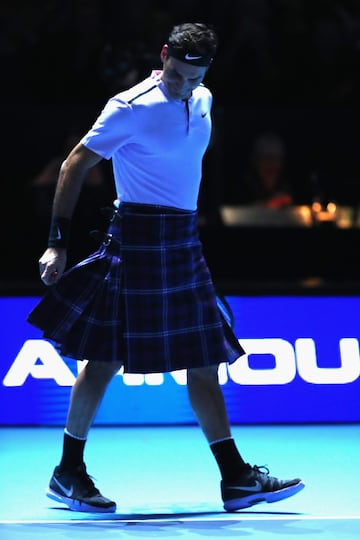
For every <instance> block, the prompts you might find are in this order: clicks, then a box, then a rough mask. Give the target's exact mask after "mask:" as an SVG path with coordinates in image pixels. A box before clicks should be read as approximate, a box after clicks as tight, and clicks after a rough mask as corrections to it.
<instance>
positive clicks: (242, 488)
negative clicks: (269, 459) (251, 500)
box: [229, 480, 262, 492]
mask: <svg viewBox="0 0 360 540" xmlns="http://www.w3.org/2000/svg"><path fill="white" fill-rule="evenodd" d="M229 489H236V490H239V491H255V492H257V491H262V486H261V484H260V482H259V480H256V482H255V485H253V486H230V487H229Z"/></svg>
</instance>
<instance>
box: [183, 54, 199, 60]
mask: <svg viewBox="0 0 360 540" xmlns="http://www.w3.org/2000/svg"><path fill="white" fill-rule="evenodd" d="M199 58H201V56H191V54H189V53H186V54H185V60H199Z"/></svg>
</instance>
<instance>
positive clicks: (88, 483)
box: [77, 465, 99, 495]
mask: <svg viewBox="0 0 360 540" xmlns="http://www.w3.org/2000/svg"><path fill="white" fill-rule="evenodd" d="M77 475H78V479H79V481H80V482H81V484H82V486H83V487H84V488H85V489H86V490H87V491H88V494H89V495H96V494H98V493H99V490H98V489H97V488H96V487H95V484H94V482H93V476H90V475H89V474H88V473H87V471H86V467H85V465H81V466H80V467H79V468H78V470H77Z"/></svg>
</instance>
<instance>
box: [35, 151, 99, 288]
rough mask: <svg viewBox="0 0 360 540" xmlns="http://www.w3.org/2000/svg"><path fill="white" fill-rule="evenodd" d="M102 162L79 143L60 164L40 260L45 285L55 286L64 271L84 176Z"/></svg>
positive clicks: (96, 155)
mask: <svg viewBox="0 0 360 540" xmlns="http://www.w3.org/2000/svg"><path fill="white" fill-rule="evenodd" d="M101 159H102V157H101V156H99V155H98V154H95V153H94V152H92V151H91V150H89V149H88V148H86V147H85V146H84V145H82V144H80V143H79V144H78V145H76V146H75V147H74V148H73V150H72V151H71V152H70V154H69V155H68V156H67V158H66V159H65V161H64V162H63V163H62V165H61V168H60V172H59V178H58V181H57V185H56V191H55V196H54V201H53V208H52V219H51V226H50V233H49V242H48V248H47V249H46V251H45V252H44V254H43V255H42V257H41V258H40V260H39V270H40V276H41V279H42V281H43V282H44V283H45V285H53V284H54V283H56V281H58V279H59V278H60V277H61V275H62V274H63V272H64V270H65V266H66V259H67V257H66V254H67V251H66V247H67V246H66V244H67V239H68V235H69V229H70V222H71V219H72V216H73V213H74V210H75V207H76V203H77V202H78V199H79V196H80V192H81V188H82V185H83V181H84V177H85V175H86V172H87V171H88V170H89V169H90V168H91V167H94V165H96V164H97V163H99V161H101Z"/></svg>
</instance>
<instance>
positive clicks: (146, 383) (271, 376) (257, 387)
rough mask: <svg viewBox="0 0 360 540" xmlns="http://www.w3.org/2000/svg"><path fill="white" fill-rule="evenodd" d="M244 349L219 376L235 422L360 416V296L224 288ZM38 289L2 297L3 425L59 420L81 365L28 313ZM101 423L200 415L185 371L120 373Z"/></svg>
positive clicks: (172, 420)
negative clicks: (236, 292) (259, 293)
mask: <svg viewBox="0 0 360 540" xmlns="http://www.w3.org/2000/svg"><path fill="white" fill-rule="evenodd" d="M226 300H227V301H228V303H229V305H230V307H231V309H232V310H233V313H234V318H235V333H236V336H237V337H238V339H239V340H240V342H241V344H242V346H243V347H244V349H245V351H246V353H247V354H246V355H245V356H242V357H241V358H239V359H238V360H237V361H236V362H235V363H234V364H233V365H231V366H227V365H225V364H221V365H220V368H219V378H220V383H221V385H222V389H223V392H224V396H225V399H226V403H227V406H228V411H229V417H230V420H231V422H232V423H233V424H244V423H265V424H266V423H315V422H359V421H360V407H359V401H360V398H359V396H360V354H359V339H360V335H359V323H358V313H359V311H360V297H309V296H306V297H303V296H299V297H297V296H291V297H290V296H280V297H277V296H273V297H269V296H266V297H254V296H249V297H247V296H246V297H245V296H241V297H240V296H227V297H226ZM37 301H38V298H37V297H4V298H0V314H1V318H0V336H1V362H0V381H1V384H0V399H1V405H2V406H1V408H0V425H3V426H7V425H8V426H10V425H45V426H51V425H63V424H64V422H65V418H66V413H67V406H68V400H69V396H70V391H71V387H72V384H73V383H74V380H75V377H76V375H77V373H78V369H81V367H83V365H84V363H83V362H75V361H74V360H71V359H68V358H62V357H60V356H59V354H58V352H57V350H56V349H55V348H54V346H53V344H52V343H51V342H49V341H46V340H43V339H42V338H41V335H40V332H39V331H38V330H36V329H35V328H33V327H32V326H31V325H29V324H28V323H27V322H26V316H27V314H28V312H29V311H30V310H31V309H32V307H33V306H34V305H35V304H36V303H37ZM95 423H96V424H97V425H146V424H159V425H160V424H167V425H170V424H194V423H195V417H194V415H193V413H192V410H191V408H190V405H189V402H188V397H187V392H186V372H185V371H178V372H173V373H167V374H148V375H129V374H126V375H123V374H122V373H121V372H120V373H119V374H118V375H116V376H115V377H114V379H113V380H112V382H111V383H110V386H109V388H108V390H107V393H106V395H105V398H104V400H103V403H102V405H101V407H100V409H99V411H98V413H97V416H96V419H95Z"/></svg>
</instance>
